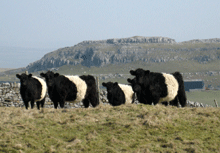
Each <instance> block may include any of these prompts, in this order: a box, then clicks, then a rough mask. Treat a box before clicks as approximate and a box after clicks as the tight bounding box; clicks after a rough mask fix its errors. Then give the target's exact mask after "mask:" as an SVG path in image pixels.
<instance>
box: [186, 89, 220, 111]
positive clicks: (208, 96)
mask: <svg viewBox="0 0 220 153" xmlns="http://www.w3.org/2000/svg"><path fill="white" fill-rule="evenodd" d="M186 95H187V99H188V100H190V101H194V102H199V103H203V104H208V105H211V106H214V107H216V106H215V103H214V100H216V101H217V102H218V105H219V106H220V90H204V91H203V90H202V91H192V92H186Z"/></svg>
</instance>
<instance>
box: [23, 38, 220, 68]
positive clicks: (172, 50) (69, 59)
mask: <svg viewBox="0 0 220 153" xmlns="http://www.w3.org/2000/svg"><path fill="white" fill-rule="evenodd" d="M219 40H220V39H210V40H192V41H189V42H183V43H176V42H175V40H174V39H171V38H166V37H138V36H136V37H131V38H123V39H107V40H100V41H83V42H81V43H79V44H77V45H75V46H73V47H65V48H61V49H58V50H56V51H53V52H51V53H48V54H46V55H45V56H44V57H43V58H41V59H40V60H38V61H36V62H34V63H31V64H29V65H28V66H27V67H26V69H27V70H28V71H29V72H34V71H39V70H47V69H50V68H56V67H60V66H63V65H79V64H81V65H83V66H87V67H91V66H96V67H102V66H105V65H108V64H117V63H131V62H135V61H142V62H146V63H154V62H156V63H159V62H168V61H181V60H195V61H198V62H200V63H206V62H210V61H212V60H216V59H219V58H220V54H219V52H218V50H220V47H218V46H219V45H217V46H215V45H214V46H213V45H207V46H205V47H204V45H201V47H198V46H190V45H188V44H193V43H196V42H200V43H203V42H204V43H219V42H220V41H219ZM186 44H187V45H186Z"/></svg>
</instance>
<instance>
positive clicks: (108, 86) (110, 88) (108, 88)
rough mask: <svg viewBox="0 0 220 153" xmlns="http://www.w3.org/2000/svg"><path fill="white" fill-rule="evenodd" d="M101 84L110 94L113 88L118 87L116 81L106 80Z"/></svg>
mask: <svg viewBox="0 0 220 153" xmlns="http://www.w3.org/2000/svg"><path fill="white" fill-rule="evenodd" d="M102 85H103V86H104V87H106V88H107V91H108V94H112V93H113V92H114V90H115V88H117V87H118V82H115V83H113V82H107V83H105V82H103V83H102Z"/></svg>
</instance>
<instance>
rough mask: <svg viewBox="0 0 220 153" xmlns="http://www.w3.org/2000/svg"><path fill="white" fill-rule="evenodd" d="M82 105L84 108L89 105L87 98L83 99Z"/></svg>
mask: <svg viewBox="0 0 220 153" xmlns="http://www.w3.org/2000/svg"><path fill="white" fill-rule="evenodd" d="M83 105H84V107H85V108H88V107H89V99H87V98H85V99H83Z"/></svg>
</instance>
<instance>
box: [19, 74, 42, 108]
mask: <svg viewBox="0 0 220 153" xmlns="http://www.w3.org/2000/svg"><path fill="white" fill-rule="evenodd" d="M16 77H17V78H18V79H20V82H21V87H20V94H21V98H22V99H23V101H24V105H25V107H26V109H28V102H29V101H31V108H32V109H33V108H34V102H35V101H36V100H37V99H40V98H41V92H42V85H41V83H40V82H39V81H38V80H37V79H35V78H33V77H32V74H29V75H27V74H25V73H23V74H21V75H19V74H16ZM44 102H45V97H44V99H42V100H41V101H37V108H38V109H40V104H41V107H42V108H43V106H44Z"/></svg>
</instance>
